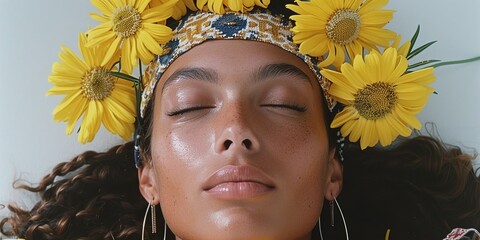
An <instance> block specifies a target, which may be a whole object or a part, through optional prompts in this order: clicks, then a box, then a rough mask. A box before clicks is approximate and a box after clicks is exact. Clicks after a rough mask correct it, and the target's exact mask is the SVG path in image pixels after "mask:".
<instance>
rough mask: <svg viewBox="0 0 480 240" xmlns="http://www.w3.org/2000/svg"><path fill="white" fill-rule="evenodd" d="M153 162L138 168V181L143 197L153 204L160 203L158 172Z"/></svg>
mask: <svg viewBox="0 0 480 240" xmlns="http://www.w3.org/2000/svg"><path fill="white" fill-rule="evenodd" d="M154 171H155V169H154V168H153V164H145V166H142V167H140V168H139V169H138V183H139V189H140V193H141V194H142V196H143V198H145V200H146V201H147V202H149V203H151V204H158V201H159V199H158V197H157V196H158V191H157V184H156V177H155V176H156V174H155V172H154Z"/></svg>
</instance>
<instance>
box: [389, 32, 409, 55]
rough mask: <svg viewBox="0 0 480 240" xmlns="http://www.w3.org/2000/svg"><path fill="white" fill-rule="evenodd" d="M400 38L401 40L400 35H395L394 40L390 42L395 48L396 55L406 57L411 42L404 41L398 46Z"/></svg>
mask: <svg viewBox="0 0 480 240" xmlns="http://www.w3.org/2000/svg"><path fill="white" fill-rule="evenodd" d="M401 40H402V36H401V35H397V37H396V38H395V41H394V42H393V44H392V47H393V48H396V49H397V52H398V55H401V56H404V57H407V55H408V50H409V49H410V45H411V43H410V41H406V42H404V43H403V44H402V46H400V47H399V45H400V41H401Z"/></svg>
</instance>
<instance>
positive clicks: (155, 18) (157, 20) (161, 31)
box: [87, 0, 178, 74]
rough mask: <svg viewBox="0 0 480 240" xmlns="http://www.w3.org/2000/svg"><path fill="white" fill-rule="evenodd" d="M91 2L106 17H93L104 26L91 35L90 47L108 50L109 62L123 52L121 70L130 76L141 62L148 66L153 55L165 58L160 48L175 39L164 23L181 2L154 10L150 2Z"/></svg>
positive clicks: (97, 15) (89, 39)
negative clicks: (116, 54) (139, 60)
mask: <svg viewBox="0 0 480 240" xmlns="http://www.w3.org/2000/svg"><path fill="white" fill-rule="evenodd" d="M91 1H92V4H93V5H94V6H95V7H96V8H97V9H98V10H100V11H101V12H102V14H103V15H99V14H96V13H92V14H91V17H92V18H93V19H95V20H97V21H100V22H102V24H100V25H98V26H97V27H95V28H93V29H91V30H90V31H89V32H88V45H87V47H92V46H97V45H102V46H103V47H105V48H107V49H108V51H107V53H106V56H105V57H106V59H110V58H111V57H112V56H113V54H114V53H115V51H116V50H117V49H119V48H120V49H121V57H122V58H121V65H122V69H123V70H124V71H125V72H127V73H128V74H131V73H132V71H133V67H134V66H137V64H138V58H140V59H141V60H142V62H143V63H144V64H147V63H149V62H150V61H151V60H152V59H153V57H154V55H160V54H162V48H161V46H160V44H165V43H166V42H168V41H169V40H170V39H171V38H172V29H171V28H169V27H167V26H165V25H164V24H161V23H164V22H165V20H166V19H168V18H169V17H171V16H172V13H173V8H174V6H175V4H176V3H177V1H178V0H169V1H165V2H164V3H163V4H162V5H160V6H156V7H153V8H148V4H149V2H150V0H91ZM105 63H106V62H102V65H105Z"/></svg>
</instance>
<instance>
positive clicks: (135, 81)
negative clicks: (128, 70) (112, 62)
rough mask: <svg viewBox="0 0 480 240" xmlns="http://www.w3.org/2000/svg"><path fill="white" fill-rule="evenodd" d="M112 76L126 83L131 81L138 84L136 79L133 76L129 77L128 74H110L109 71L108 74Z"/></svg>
mask: <svg viewBox="0 0 480 240" xmlns="http://www.w3.org/2000/svg"><path fill="white" fill-rule="evenodd" d="M109 73H110V74H111V75H112V76H114V77H118V78H121V79H125V80H128V81H131V82H134V83H137V82H138V79H137V78H135V77H133V76H130V75H128V74H125V73H121V72H112V71H110V72H109Z"/></svg>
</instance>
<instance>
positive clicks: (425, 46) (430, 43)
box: [407, 41, 437, 59]
mask: <svg viewBox="0 0 480 240" xmlns="http://www.w3.org/2000/svg"><path fill="white" fill-rule="evenodd" d="M436 42H437V41H431V42H429V43H427V44H424V45H423V46H421V47H419V48H417V49H415V50H413V51H412V52H411V53H410V54H408V56H407V59H410V58H412V57H415V56H416V55H417V54H419V53H421V52H423V50H425V49H427V48H428V47H430V46H432V45H433V44H434V43H436Z"/></svg>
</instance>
